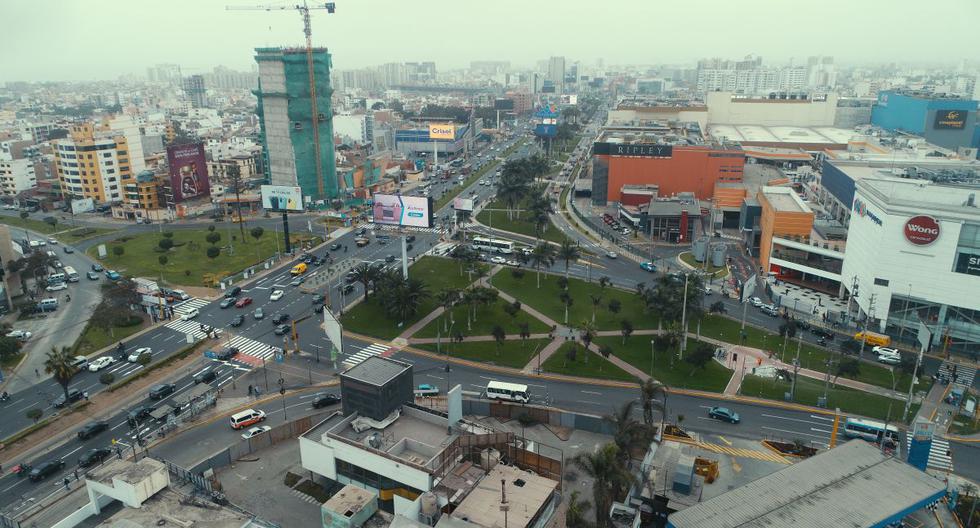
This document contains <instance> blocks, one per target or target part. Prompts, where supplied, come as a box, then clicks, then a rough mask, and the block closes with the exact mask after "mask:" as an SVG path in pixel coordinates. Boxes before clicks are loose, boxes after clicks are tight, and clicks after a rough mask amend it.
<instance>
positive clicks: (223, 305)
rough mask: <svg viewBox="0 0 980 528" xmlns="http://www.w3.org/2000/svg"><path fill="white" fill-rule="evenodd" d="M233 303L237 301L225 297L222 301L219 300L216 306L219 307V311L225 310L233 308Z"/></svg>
mask: <svg viewBox="0 0 980 528" xmlns="http://www.w3.org/2000/svg"><path fill="white" fill-rule="evenodd" d="M235 302H237V301H236V299H235V298H234V297H225V298H224V299H222V300H221V303H220V304H218V306H219V307H221V309H222V310H223V309H225V308H230V307H232V306H234V305H235Z"/></svg>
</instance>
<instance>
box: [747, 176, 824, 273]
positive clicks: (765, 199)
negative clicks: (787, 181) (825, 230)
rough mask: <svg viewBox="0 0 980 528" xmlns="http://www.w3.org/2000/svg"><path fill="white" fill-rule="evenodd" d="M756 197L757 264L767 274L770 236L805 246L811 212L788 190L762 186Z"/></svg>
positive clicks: (810, 222)
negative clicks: (757, 227) (758, 234)
mask: <svg viewBox="0 0 980 528" xmlns="http://www.w3.org/2000/svg"><path fill="white" fill-rule="evenodd" d="M758 198H759V205H760V206H761V208H762V214H761V216H760V217H759V228H760V229H761V231H762V236H761V237H760V239H759V261H760V263H761V266H762V269H763V270H765V271H766V272H769V271H771V270H770V267H769V258H770V257H771V256H772V255H771V253H772V239H773V237H778V238H785V239H791V240H797V241H799V242H803V243H808V242H809V239H810V231H811V230H812V229H813V210H811V209H810V207H809V206H808V205H807V204H806V203H804V202H803V200H802V199H800V197H799V196H798V195H797V194H796V192H795V191H793V189H792V188H790V187H763V188H762V190H760V191H759V195H758Z"/></svg>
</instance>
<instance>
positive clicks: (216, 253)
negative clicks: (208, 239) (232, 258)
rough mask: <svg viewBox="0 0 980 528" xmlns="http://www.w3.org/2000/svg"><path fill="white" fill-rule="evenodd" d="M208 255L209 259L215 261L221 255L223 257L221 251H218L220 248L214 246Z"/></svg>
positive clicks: (209, 249)
mask: <svg viewBox="0 0 980 528" xmlns="http://www.w3.org/2000/svg"><path fill="white" fill-rule="evenodd" d="M207 255H208V258H209V259H212V260H214V259H216V258H218V256H219V255H221V250H220V249H218V248H216V247H214V246H211V247H209V248H208V252H207Z"/></svg>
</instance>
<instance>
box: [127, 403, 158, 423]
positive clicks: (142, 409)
mask: <svg viewBox="0 0 980 528" xmlns="http://www.w3.org/2000/svg"><path fill="white" fill-rule="evenodd" d="M153 409H154V407H153V406H152V405H138V406H136V407H133V408H132V409H130V410H129V412H128V413H126V422H128V423H129V425H131V426H133V427H136V426H137V425H139V424H141V423H143V421H144V420H146V419H147V418H149V417H150V413H152V412H153Z"/></svg>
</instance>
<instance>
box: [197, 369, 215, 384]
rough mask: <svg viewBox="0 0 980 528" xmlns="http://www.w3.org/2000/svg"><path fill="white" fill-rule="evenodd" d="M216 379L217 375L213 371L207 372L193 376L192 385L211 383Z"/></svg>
mask: <svg viewBox="0 0 980 528" xmlns="http://www.w3.org/2000/svg"><path fill="white" fill-rule="evenodd" d="M216 379H218V373H217V372H215V371H213V370H208V371H206V372H202V373H200V374H198V375H197V376H194V383H211V382H212V381H214V380H216Z"/></svg>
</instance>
